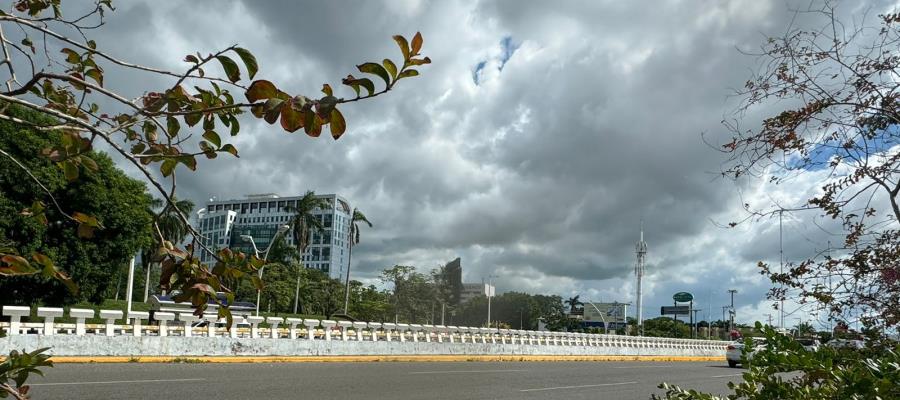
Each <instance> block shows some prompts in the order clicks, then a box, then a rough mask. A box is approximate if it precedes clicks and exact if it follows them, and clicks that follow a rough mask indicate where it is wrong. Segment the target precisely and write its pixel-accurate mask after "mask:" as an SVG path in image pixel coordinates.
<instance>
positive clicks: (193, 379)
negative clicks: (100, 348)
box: [28, 378, 206, 386]
mask: <svg viewBox="0 0 900 400" xmlns="http://www.w3.org/2000/svg"><path fill="white" fill-rule="evenodd" d="M205 380H206V379H203V378H184V379H141V380H136V381H97V382H53V383H29V384H28V386H64V385H115V384H118V383H158V382H197V381H205Z"/></svg>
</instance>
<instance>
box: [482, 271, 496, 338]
mask: <svg viewBox="0 0 900 400" xmlns="http://www.w3.org/2000/svg"><path fill="white" fill-rule="evenodd" d="M496 277H497V276H496V275H489V276H488V287H487V295H488V296H487V298H488V315H487V326H488V328H490V327H491V297H494V280H493V279H494V278H496ZM482 282H483V281H482Z"/></svg>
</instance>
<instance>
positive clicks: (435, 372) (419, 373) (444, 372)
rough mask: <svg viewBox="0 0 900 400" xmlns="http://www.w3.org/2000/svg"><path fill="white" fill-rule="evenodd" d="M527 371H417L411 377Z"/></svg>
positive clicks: (518, 370) (520, 370) (411, 373)
mask: <svg viewBox="0 0 900 400" xmlns="http://www.w3.org/2000/svg"><path fill="white" fill-rule="evenodd" d="M527 371H528V370H527V369H482V370H462V371H416V372H410V373H409V374H410V375H425V374H469V373H481V372H527Z"/></svg>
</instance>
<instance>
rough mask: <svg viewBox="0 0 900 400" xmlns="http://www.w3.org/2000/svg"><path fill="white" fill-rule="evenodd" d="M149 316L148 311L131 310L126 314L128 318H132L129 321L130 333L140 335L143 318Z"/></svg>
mask: <svg viewBox="0 0 900 400" xmlns="http://www.w3.org/2000/svg"><path fill="white" fill-rule="evenodd" d="M148 318H150V313H149V312H146V311H132V312H130V313H129V314H128V318H127V319H130V320H132V322H131V333H132V334H133V335H134V336H141V334H142V332H141V331H142V330H143V328H144V327H143V324H142V322H143V320H145V319H148Z"/></svg>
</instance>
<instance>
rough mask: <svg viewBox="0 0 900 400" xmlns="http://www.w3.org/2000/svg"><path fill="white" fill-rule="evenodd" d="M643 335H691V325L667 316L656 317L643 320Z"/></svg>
mask: <svg viewBox="0 0 900 400" xmlns="http://www.w3.org/2000/svg"><path fill="white" fill-rule="evenodd" d="M644 336H652V337H674V338H689V337H691V326H690V325H688V324H686V323H685V322H684V321H681V320H677V321H675V320H672V318H669V317H656V318H652V319H645V320H644Z"/></svg>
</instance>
